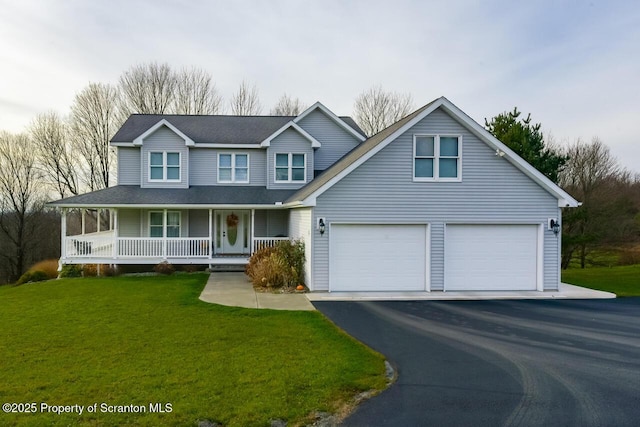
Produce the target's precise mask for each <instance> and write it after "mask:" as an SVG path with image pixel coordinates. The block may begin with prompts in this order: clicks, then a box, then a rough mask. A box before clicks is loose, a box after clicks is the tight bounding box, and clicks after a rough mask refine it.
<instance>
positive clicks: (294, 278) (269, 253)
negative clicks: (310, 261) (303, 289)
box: [245, 240, 304, 288]
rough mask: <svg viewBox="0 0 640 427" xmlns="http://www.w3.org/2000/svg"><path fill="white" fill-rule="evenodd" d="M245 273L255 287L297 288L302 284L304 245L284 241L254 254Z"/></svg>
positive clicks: (297, 242) (299, 242)
mask: <svg viewBox="0 0 640 427" xmlns="http://www.w3.org/2000/svg"><path fill="white" fill-rule="evenodd" d="M245 272H246V273H247V275H248V276H249V278H250V279H251V282H252V283H253V286H254V287H265V288H282V287H292V288H295V287H296V286H297V285H298V284H299V283H302V278H303V272H304V243H303V242H301V241H299V240H298V241H294V242H289V241H282V242H279V243H278V244H277V245H276V246H275V247H270V248H264V249H261V250H259V251H258V252H256V253H255V254H253V256H252V257H251V259H250V260H249V264H248V265H247V267H246V269H245Z"/></svg>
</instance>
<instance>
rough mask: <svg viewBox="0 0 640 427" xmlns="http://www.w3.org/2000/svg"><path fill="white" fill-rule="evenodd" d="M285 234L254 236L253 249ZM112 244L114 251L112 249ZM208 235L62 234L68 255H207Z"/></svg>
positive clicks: (118, 256)
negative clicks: (130, 235)
mask: <svg viewBox="0 0 640 427" xmlns="http://www.w3.org/2000/svg"><path fill="white" fill-rule="evenodd" d="M283 240H290V239H289V237H254V238H253V251H252V253H253V252H256V251H258V250H260V249H263V248H267V247H273V246H275V245H276V244H278V242H281V241H283ZM114 245H115V251H114ZM210 245H211V242H210V240H209V238H208V237H170V238H166V239H165V238H161V237H116V236H115V234H114V232H113V231H102V232H100V233H89V234H80V235H76V236H67V237H66V238H65V256H66V257H70V258H112V259H114V258H115V259H117V258H129V259H131V258H209V256H210V254H211V253H212V252H211V247H210Z"/></svg>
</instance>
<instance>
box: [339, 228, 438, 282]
mask: <svg viewBox="0 0 640 427" xmlns="http://www.w3.org/2000/svg"><path fill="white" fill-rule="evenodd" d="M427 241H428V240H427V225H414V224H411V225H407V224H398V225H395V224H394V225H390V224H332V225H331V230H330V244H329V266H330V267H329V270H330V271H329V290H330V291H360V292H362V291H424V290H426V289H427V272H426V271H427V262H428V259H427V258H428V254H427V252H428V251H427Z"/></svg>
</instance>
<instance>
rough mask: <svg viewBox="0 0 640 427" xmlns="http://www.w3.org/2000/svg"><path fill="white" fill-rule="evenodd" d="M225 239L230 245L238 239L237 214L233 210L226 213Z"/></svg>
mask: <svg viewBox="0 0 640 427" xmlns="http://www.w3.org/2000/svg"><path fill="white" fill-rule="evenodd" d="M227 239H228V240H229V243H230V244H231V245H235V244H236V240H237V239H238V215H236V214H234V213H233V212H231V213H230V214H229V215H227Z"/></svg>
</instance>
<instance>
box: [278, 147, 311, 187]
mask: <svg viewBox="0 0 640 427" xmlns="http://www.w3.org/2000/svg"><path fill="white" fill-rule="evenodd" d="M306 165H307V162H306V154H294V153H276V165H275V167H276V174H275V180H276V182H305V181H306V177H307V166H306Z"/></svg>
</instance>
